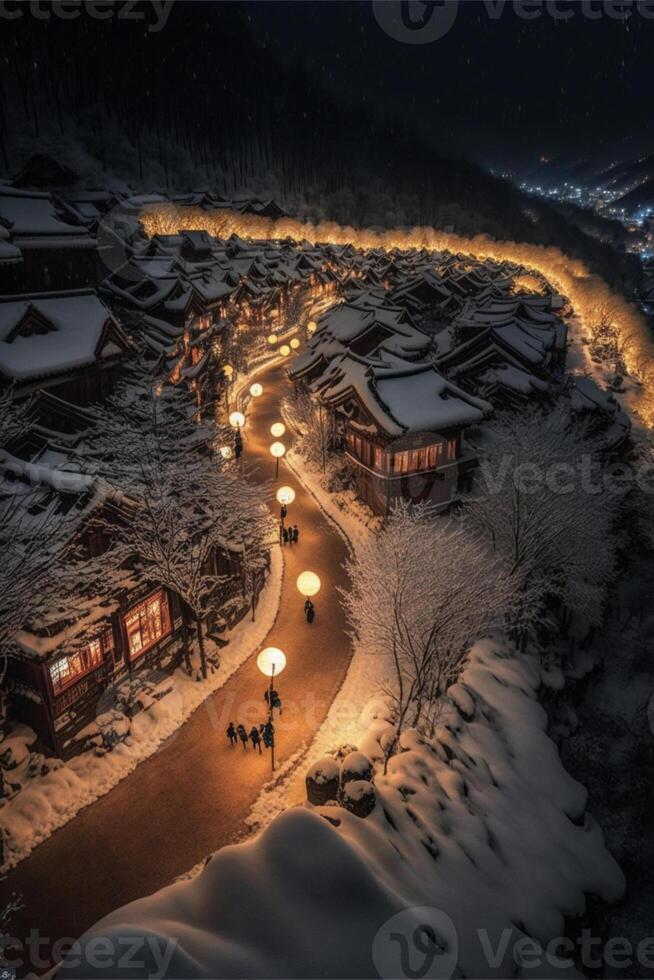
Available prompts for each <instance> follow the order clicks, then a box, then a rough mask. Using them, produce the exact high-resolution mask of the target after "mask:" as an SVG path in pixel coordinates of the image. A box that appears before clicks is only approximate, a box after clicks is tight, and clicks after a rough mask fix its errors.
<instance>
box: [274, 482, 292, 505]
mask: <svg viewBox="0 0 654 980" xmlns="http://www.w3.org/2000/svg"><path fill="white" fill-rule="evenodd" d="M294 500H295V490H294V489H293V487H280V488H279V490H278V491H277V501H278V503H280V504H281V505H282V506H283V507H288V505H289V504H292V503H293V501H294Z"/></svg>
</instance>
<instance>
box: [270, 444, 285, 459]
mask: <svg viewBox="0 0 654 980" xmlns="http://www.w3.org/2000/svg"><path fill="white" fill-rule="evenodd" d="M285 452H286V446H285V445H284V443H283V442H273V444H272V446H271V447H270V453H271V455H272V456H274V457H275V459H281V458H282V456H283V455H284V453H285Z"/></svg>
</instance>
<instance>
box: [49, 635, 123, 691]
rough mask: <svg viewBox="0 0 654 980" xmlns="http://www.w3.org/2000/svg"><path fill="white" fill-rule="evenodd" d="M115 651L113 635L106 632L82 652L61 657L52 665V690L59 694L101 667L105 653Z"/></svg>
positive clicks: (83, 648)
mask: <svg viewBox="0 0 654 980" xmlns="http://www.w3.org/2000/svg"><path fill="white" fill-rule="evenodd" d="M112 649H113V634H112V632H111V630H106V631H105V632H104V633H103V634H102V636H101V637H99V638H98V639H97V640H92V641H91V643H88V644H87V645H86V646H85V647H82V648H81V650H77V651H76V652H75V653H71V654H69V656H67V657H60V659H59V660H57V661H55V663H53V664H50V679H51V681H52V690H53V691H54V693H55V694H59V693H60V692H61V691H63V690H64V688H66V687H68V686H69V685H70V684H73V683H74V682H75V681H77V680H79V679H80V677H84V675H85V674H89V673H90V672H91V671H92V670H95V668H96V667H99V666H100V664H101V663H102V661H103V660H104V655H105V653H107V652H109V651H110V650H112Z"/></svg>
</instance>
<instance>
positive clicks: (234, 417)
mask: <svg viewBox="0 0 654 980" xmlns="http://www.w3.org/2000/svg"><path fill="white" fill-rule="evenodd" d="M229 424H230V425H231V427H232V428H233V429H242V428H243V426H244V425H245V415H243V412H232V414H231V415H230V416H229Z"/></svg>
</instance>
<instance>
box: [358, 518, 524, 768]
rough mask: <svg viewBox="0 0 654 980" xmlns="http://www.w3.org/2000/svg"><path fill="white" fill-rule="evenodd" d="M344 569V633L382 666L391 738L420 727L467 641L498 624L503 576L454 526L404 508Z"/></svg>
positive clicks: (503, 603) (508, 594)
mask: <svg viewBox="0 0 654 980" xmlns="http://www.w3.org/2000/svg"><path fill="white" fill-rule="evenodd" d="M347 570H348V574H349V577H350V579H351V581H352V587H351V589H349V590H344V591H343V592H342V596H343V600H344V603H345V609H346V613H347V618H348V622H349V626H350V629H351V631H352V634H353V636H354V637H355V639H356V641H357V642H358V643H360V644H362V646H363V648H364V649H365V650H366V651H367V652H368V653H369V654H371V655H375V654H377V655H381V656H383V657H384V658H387V660H388V662H389V663H390V665H391V667H392V669H391V674H392V677H393V682H392V684H391V685H390V687H389V690H388V692H387V693H388V694H389V696H390V697H391V699H392V700H393V702H394V704H395V725H396V733H397V735H399V734H400V732H401V731H402V730H403V729H404V728H406V727H415V726H416V725H424V726H426V727H429V726H430V725H432V724H433V718H434V707H435V705H436V704H437V702H438V699H439V697H440V695H441V694H443V693H444V691H445V690H446V689H447V687H448V685H449V684H450V683H451V682H452V681H453V680H454V679H455V678H456V676H457V674H458V672H459V670H460V668H461V665H462V662H463V660H464V658H465V656H466V653H467V651H468V649H469V647H470V644H471V643H472V642H473V641H474V640H476V639H478V638H479V637H480V636H482V635H483V634H484V633H486V632H487V631H488V630H489V629H491V628H492V627H494V626H500V625H501V624H502V622H503V618H504V615H505V613H506V610H507V608H508V606H509V605H510V603H511V600H512V583H511V581H510V579H509V576H508V574H507V572H506V571H505V570H504V568H503V567H502V563H501V561H500V560H499V559H498V558H497V557H493V555H492V554H491V553H490V549H489V548H488V546H487V545H485V544H484V543H483V542H480V541H479V540H478V539H476V538H475V537H474V536H473V535H472V534H471V533H470V532H469V531H468V530H467V528H466V527H465V526H464V525H462V524H461V523H460V522H459V521H455V520H453V519H447V518H443V517H437V516H436V515H435V514H434V513H433V510H432V509H431V508H430V507H428V506H426V505H418V506H413V507H411V506H410V505H409V504H407V503H405V502H401V503H399V504H398V506H397V507H396V508H395V510H394V511H393V513H392V514H391V516H390V517H389V519H388V520H387V521H386V523H385V524H384V526H383V528H382V529H381V531H380V532H379V533H378V534H375V535H370V536H369V537H368V538H367V539H366V541H365V542H364V543H362V544H361V546H360V547H358V548H357V553H356V557H354V558H352V559H351V560H350V561H349V562H348V568H347ZM391 751H392V747H391Z"/></svg>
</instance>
